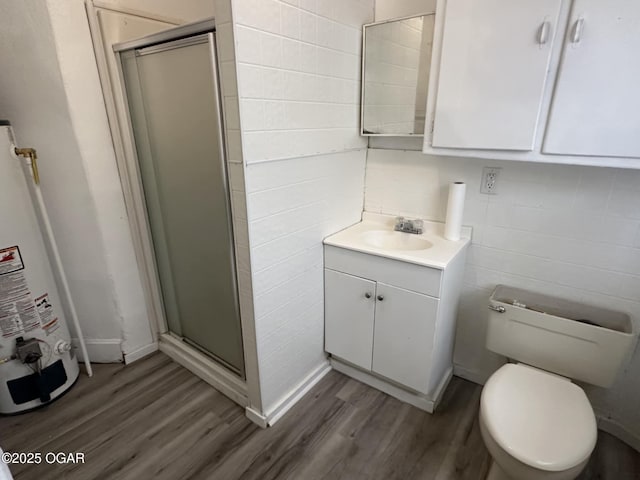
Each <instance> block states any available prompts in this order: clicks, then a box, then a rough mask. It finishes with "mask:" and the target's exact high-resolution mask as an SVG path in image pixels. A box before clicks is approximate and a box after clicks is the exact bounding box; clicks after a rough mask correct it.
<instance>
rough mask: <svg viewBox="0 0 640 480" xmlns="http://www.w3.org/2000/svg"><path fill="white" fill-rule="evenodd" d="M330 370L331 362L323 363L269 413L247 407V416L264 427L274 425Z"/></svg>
mask: <svg viewBox="0 0 640 480" xmlns="http://www.w3.org/2000/svg"><path fill="white" fill-rule="evenodd" d="M330 371H331V365H329V362H323V363H321V364H320V365H318V367H317V368H315V369H314V370H313V371H312V372H311V373H309V374H308V375H307V376H306V377H305V378H304V379H303V380H302V381H301V382H300V383H299V384H298V385H297V386H296V387H295V388H293V389H291V390H290V391H289V393H288V394H287V395H285V396H284V397H282V399H281V400H280V401H278V403H277V404H276V405H275V406H274V407H272V408H271V409H270V410H269V411H268V412H267V413H265V414H261V413H259V412H256V411H255V410H253V409H250V408H247V412H246V415H247V418H249V419H250V420H251V421H252V422H254V423H255V424H257V425H259V426H261V427H263V428H264V427H265V426H272V425H273V424H275V423H276V422H277V421H278V420H280V419H281V418H282V416H283V415H284V414H285V413H287V412H288V411H289V410H291V408H292V407H293V406H294V405H295V404H296V403H298V401H299V400H300V399H301V398H302V397H303V396H304V395H305V394H306V393H307V392H308V391H309V390H311V389H312V388H313V387H314V386H315V385H316V384H317V383H318V382H319V381H320V380H322V378H323V377H324V376H325V375H326V374H327V373H329V372H330Z"/></svg>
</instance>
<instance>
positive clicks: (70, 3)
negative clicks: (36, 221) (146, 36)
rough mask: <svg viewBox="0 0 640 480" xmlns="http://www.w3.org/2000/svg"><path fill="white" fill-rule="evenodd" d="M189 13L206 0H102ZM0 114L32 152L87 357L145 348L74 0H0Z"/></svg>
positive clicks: (144, 327)
mask: <svg viewBox="0 0 640 480" xmlns="http://www.w3.org/2000/svg"><path fill="white" fill-rule="evenodd" d="M101 4H104V5H106V6H107V7H108V8H116V9H120V8H124V9H127V10H133V11H136V12H143V11H145V10H146V11H147V12H146V14H148V15H151V16H160V17H163V18H165V17H166V18H171V19H174V20H175V21H177V22H182V21H192V20H196V19H198V18H202V17H210V16H212V15H213V3H212V2H210V1H208V0H192V1H189V2H180V3H179V4H178V3H176V2H168V1H163V2H155V1H154V2H150V1H146V0H107V1H103V2H101ZM0 61H1V62H2V65H3V75H2V76H1V77H0V117H7V118H9V119H10V120H11V121H12V122H13V124H14V128H15V132H16V136H17V138H18V139H19V141H20V143H21V144H23V145H29V146H33V147H35V148H36V149H37V150H38V154H39V157H40V158H41V162H40V163H41V171H42V176H43V183H42V190H43V195H44V197H45V201H46V203H47V205H48V208H49V213H50V215H51V220H52V224H53V230H54V234H55V235H56V239H57V241H58V243H59V245H60V250H61V256H62V261H63V264H64V266H65V269H66V272H67V276H68V277H69V283H70V288H71V293H72V296H73V298H74V302H75V303H76V307H77V310H78V313H79V316H80V322H81V325H82V327H83V333H84V334H85V336H86V337H87V339H88V347H89V353H90V355H91V357H92V360H96V361H120V360H122V356H123V353H124V354H125V356H127V358H135V357H136V356H138V355H140V354H143V353H145V352H148V351H150V350H149V349H150V347H151V348H153V343H154V342H155V339H154V338H153V335H152V332H151V329H150V327H149V320H148V315H147V312H146V309H145V303H144V297H143V294H142V289H141V285H140V279H139V272H138V269H137V266H136V262H135V256H134V252H133V246H132V241H131V236H130V231H129V226H128V221H127V216H126V211H125V208H124V202H123V198H122V190H121V186H120V180H119V176H118V171H117V168H116V162H115V158H114V152H113V146H112V143H111V138H110V132H109V129H108V123H107V119H106V114H105V110H104V101H103V98H102V92H101V89H100V81H99V78H98V75H97V70H96V59H95V55H94V52H93V49H92V43H91V37H90V34H89V28H88V23H87V17H86V13H85V7H84V2H83V1H82V0H47V1H46V2H40V1H36V0H27V1H24V2H2V3H1V4H0Z"/></svg>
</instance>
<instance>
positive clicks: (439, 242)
mask: <svg viewBox="0 0 640 480" xmlns="http://www.w3.org/2000/svg"><path fill="white" fill-rule="evenodd" d="M395 219H396V217H395V216H392V215H381V214H375V213H368V212H364V213H363V214H362V221H361V222H359V223H356V224H354V225H351V226H350V227H347V228H345V229H344V230H341V231H339V232H337V233H334V234H333V235H330V236H328V237H327V238H325V239H324V244H325V245H331V246H334V247H340V248H346V249H348V250H354V251H356V252H363V253H368V254H371V255H377V256H380V257H386V258H391V259H395V260H400V261H403V262H409V263H414V264H417V265H423V266H426V267H431V268H438V269H444V268H446V266H447V265H448V264H449V262H451V260H453V259H454V258H455V257H456V256H457V255H458V254H460V253H461V252H462V251H463V250H464V248H465V247H466V245H467V244H468V243H469V242H470V241H471V228H470V227H463V228H462V235H461V237H462V238H461V239H460V240H458V241H451V240H447V239H446V238H444V223H440V222H431V221H427V220H425V221H424V227H423V233H422V234H421V235H416V234H412V233H402V232H394V231H393V227H394V225H395V221H396V220H395Z"/></svg>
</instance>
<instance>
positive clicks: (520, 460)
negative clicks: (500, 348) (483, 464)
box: [480, 364, 597, 480]
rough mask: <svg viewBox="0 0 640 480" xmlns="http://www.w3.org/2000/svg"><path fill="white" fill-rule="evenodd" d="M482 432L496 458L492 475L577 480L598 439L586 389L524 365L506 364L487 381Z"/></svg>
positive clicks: (494, 479)
mask: <svg viewBox="0 0 640 480" xmlns="http://www.w3.org/2000/svg"><path fill="white" fill-rule="evenodd" d="M480 431H481V434H482V438H483V440H484V443H485V445H486V447H487V450H489V453H490V454H491V457H492V459H493V463H492V466H491V470H490V473H489V476H488V477H487V479H488V480H508V479H510V480H573V479H574V478H576V477H577V476H578V475H579V474H580V472H581V471H582V469H583V468H584V467H585V465H586V464H587V462H588V461H589V456H590V455H591V452H592V451H593V449H594V447H595V445H596V440H597V426H596V419H595V415H594V413H593V409H592V408H591V405H590V403H589V401H588V399H587V396H586V395H585V393H584V391H583V390H582V389H581V388H580V387H578V386H577V385H575V384H573V383H571V382H570V381H569V380H567V379H565V378H563V377H560V376H558V375H555V374H552V373H548V372H545V371H543V370H539V369H537V368H533V367H530V366H527V365H522V364H507V365H504V366H503V367H502V368H500V369H499V370H498V371H497V372H496V373H494V374H493V375H492V376H491V378H490V379H489V380H488V381H487V383H486V385H485V387H484V389H483V391H482V399H481V402H480Z"/></svg>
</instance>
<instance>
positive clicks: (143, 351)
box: [124, 342, 158, 365]
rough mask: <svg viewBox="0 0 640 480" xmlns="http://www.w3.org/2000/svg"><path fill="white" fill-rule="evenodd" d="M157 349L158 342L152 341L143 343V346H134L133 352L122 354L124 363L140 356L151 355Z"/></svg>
mask: <svg viewBox="0 0 640 480" xmlns="http://www.w3.org/2000/svg"><path fill="white" fill-rule="evenodd" d="M157 351H158V342H153V343H150V344H148V345H144V346H143V347H140V348H136V349H135V350H134V351H133V352H129V353H125V354H124V363H125V364H126V365H129V364H130V363H133V362H135V361H137V360H140V359H141V358H144V357H146V356H147V355H151V354H152V353H153V352H157Z"/></svg>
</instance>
